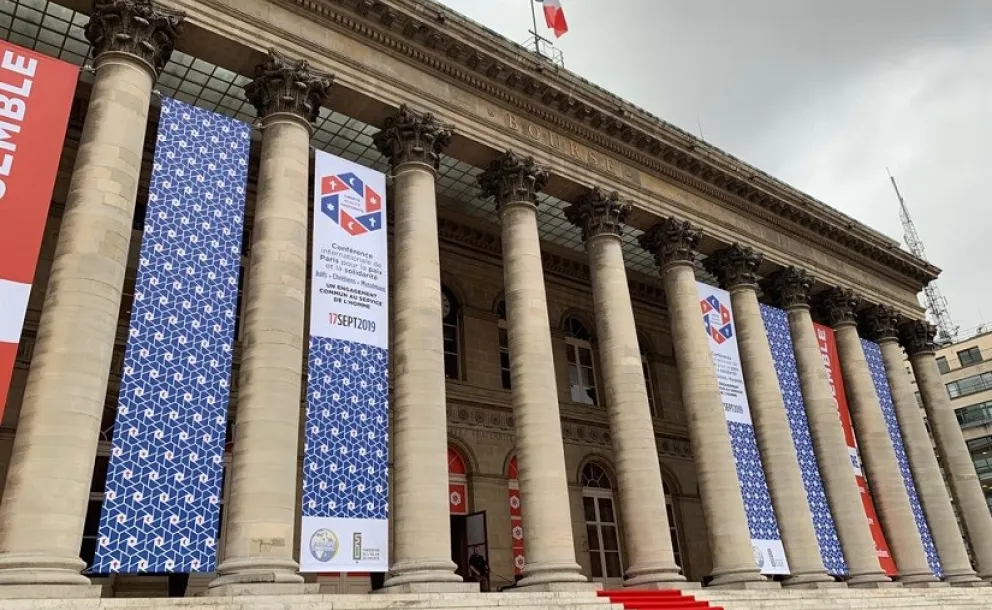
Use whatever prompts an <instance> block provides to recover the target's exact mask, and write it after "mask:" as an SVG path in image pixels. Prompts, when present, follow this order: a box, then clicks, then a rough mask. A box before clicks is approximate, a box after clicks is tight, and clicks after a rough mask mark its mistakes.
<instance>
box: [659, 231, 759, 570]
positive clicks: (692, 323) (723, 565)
mask: <svg viewBox="0 0 992 610" xmlns="http://www.w3.org/2000/svg"><path fill="white" fill-rule="evenodd" d="M699 239H700V234H699V232H698V231H696V230H694V229H692V228H691V227H690V225H689V224H688V223H684V222H678V221H676V220H674V219H671V218H669V219H666V220H665V221H663V222H662V223H659V224H658V225H655V226H654V227H653V228H652V229H651V230H650V231H648V232H646V233H645V234H644V235H643V236H642V237H641V245H642V246H643V247H644V248H646V249H648V250H651V251H653V252H655V257H656V262H657V263H658V265H659V267H660V268H661V275H662V278H663V281H664V284H665V298H666V301H667V303H668V315H669V318H670V321H671V327H672V342H673V345H674V352H675V354H676V358H677V365H678V373H679V382H680V384H681V386H682V406H683V408H684V409H685V412H686V416H687V418H688V423H689V438H690V440H691V442H692V449H693V454H694V456H695V461H696V480H697V483H698V485H699V496H700V499H701V500H702V505H703V517H704V518H705V519H706V529H707V532H708V533H709V543H710V552H711V554H712V556H713V571H712V576H713V580H712V582H711V586H714V587H719V586H726V587H742V586H754V585H755V584H756V583H762V582H764V581H765V578H764V577H763V576H762V575H761V573H760V572H759V570H758V567H757V565H756V564H755V559H754V552H753V550H752V548H751V535H750V532H749V530H748V524H747V515H746V513H745V511H744V500H743V498H742V496H741V488H740V483H739V481H738V478H737V468H736V462H735V460H734V452H733V449H732V448H731V445H730V432H729V431H728V429H727V420H726V416H725V414H724V407H723V401H722V399H721V397H720V390H719V387H718V385H717V377H716V371H715V369H714V367H713V356H712V354H711V353H710V347H709V343H708V340H707V338H706V333H705V329H704V327H703V322H702V320H701V318H700V309H699V292H698V290H697V288H696V277H695V274H694V271H693V259H694V251H695V248H696V245H697V244H698V242H699Z"/></svg>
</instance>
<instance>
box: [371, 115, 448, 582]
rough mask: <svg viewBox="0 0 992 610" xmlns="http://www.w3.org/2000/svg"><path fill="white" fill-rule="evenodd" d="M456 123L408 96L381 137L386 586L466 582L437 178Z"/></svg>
mask: <svg viewBox="0 0 992 610" xmlns="http://www.w3.org/2000/svg"><path fill="white" fill-rule="evenodd" d="M450 137H451V134H450V132H449V131H448V130H447V129H445V128H444V127H443V126H441V125H440V124H439V123H437V122H436V121H435V119H434V118H433V117H432V116H430V115H421V114H419V113H416V112H413V111H412V110H409V109H408V108H406V107H405V106H404V107H402V108H401V109H400V112H399V113H398V114H397V115H396V116H395V117H392V118H390V119H389V120H387V123H386V128H385V129H383V130H382V131H381V132H380V133H379V134H377V136H376V145H377V146H378V148H379V150H380V151H381V152H382V153H383V154H384V155H386V156H387V157H388V158H389V159H390V161H391V162H392V166H393V193H394V195H393V199H394V201H393V204H392V208H393V211H394V220H393V240H394V253H395V255H394V260H393V261H392V266H393V267H392V271H391V274H390V275H391V276H392V277H393V278H395V279H394V284H393V294H392V300H393V311H394V312H395V313H394V319H393V348H392V354H391V356H392V359H393V374H392V378H393V388H394V389H393V401H392V402H393V422H392V424H393V428H392V441H393V447H392V448H393V458H392V461H393V469H392V470H393V472H392V480H393V489H392V501H393V503H392V507H391V510H390V516H391V518H392V527H393V545H394V556H393V558H392V560H391V566H390V576H389V578H388V579H387V581H386V589H385V590H386V591H389V592H403V591H417V590H429V591H438V590H444V589H450V588H457V587H459V586H461V585H462V583H461V577H460V576H458V575H457V574H455V564H454V563H453V562H452V561H451V529H450V527H451V526H450V523H449V517H448V435H447V408H446V402H445V377H444V350H443V345H444V340H443V336H442V327H441V319H442V313H441V267H440V255H439V252H438V234H437V200H436V194H435V184H434V181H435V178H436V176H437V162H438V157H439V155H440V152H441V150H442V149H443V148H444V146H446V145H447V143H448V141H449V140H450Z"/></svg>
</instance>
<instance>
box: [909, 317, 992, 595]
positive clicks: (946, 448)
mask: <svg viewBox="0 0 992 610" xmlns="http://www.w3.org/2000/svg"><path fill="white" fill-rule="evenodd" d="M924 325H925V323H923V322H921V323H914V324H913V326H915V327H916V329H915V330H916V332H910V333H908V334H909V338H910V341H908V342H907V341H906V340H905V337H906V335H907V333H906V332H904V333H903V336H904V343H905V344H906V346H907V351H908V352H909V354H910V356H909V362H910V364H911V365H912V367H913V374H914V375H915V376H916V384H917V386H918V387H919V388H920V394H921V395H922V396H923V404H924V407H925V408H926V412H927V420H929V422H930V429H931V430H932V431H933V436H934V440H935V441H936V442H937V452H938V453H939V454H940V458H941V460H943V466H944V475H945V476H946V477H947V481H948V483H949V484H950V487H951V493H952V494H953V495H954V501H955V504H956V505H957V509H958V512H959V513H960V515H961V521H962V522H963V523H964V529H965V532H966V533H967V535H968V541H969V542H970V543H971V551H972V553H973V554H974V557H975V562H976V563H977V564H978V565H977V567H978V575H979V576H980V577H981V578H982V579H983V580H985V581H988V582H992V515H990V514H989V508H988V504H986V501H985V495H984V494H983V493H982V488H981V484H980V483H979V481H978V475H977V474H976V472H975V463H974V462H973V461H972V459H971V454H970V452H969V451H968V445H967V444H966V443H965V440H964V434H963V433H962V432H961V426H960V424H958V421H957V417H955V415H954V409H953V408H952V407H951V403H950V399H949V398H948V396H947V387H946V386H945V385H944V382H943V381H942V380H941V378H940V371H939V370H938V369H937V361H936V359H935V358H934V352H933V349H934V346H933V333H932V329H930V327H929V326H924ZM905 330H910V331H912V330H913V329H912V328H909V329H905V328H904V331H905ZM914 335H915V337H914ZM926 337H928V338H926Z"/></svg>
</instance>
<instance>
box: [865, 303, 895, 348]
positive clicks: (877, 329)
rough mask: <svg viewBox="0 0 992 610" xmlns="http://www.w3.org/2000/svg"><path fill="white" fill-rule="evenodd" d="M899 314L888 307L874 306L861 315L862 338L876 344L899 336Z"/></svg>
mask: <svg viewBox="0 0 992 610" xmlns="http://www.w3.org/2000/svg"><path fill="white" fill-rule="evenodd" d="M899 321H900V317H899V314H898V313H896V310H895V309H893V308H892V307H889V306H888V305H875V306H874V307H872V308H871V309H868V310H866V311H865V312H864V313H862V314H861V328H862V330H863V331H864V336H865V337H866V338H868V339H870V340H872V341H875V342H878V341H883V340H885V339H896V338H898V336H899Z"/></svg>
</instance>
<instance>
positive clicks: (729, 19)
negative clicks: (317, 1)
mask: <svg viewBox="0 0 992 610" xmlns="http://www.w3.org/2000/svg"><path fill="white" fill-rule="evenodd" d="M441 1H442V2H443V3H444V4H447V5H448V6H450V7H451V8H453V9H455V10H457V11H458V12H460V13H462V14H464V15H466V16H468V17H470V18H472V19H474V20H476V21H479V22H480V23H482V24H483V25H485V26H487V27H489V28H491V29H493V30H495V31H497V32H499V33H500V34H502V35H504V36H506V37H508V38H510V39H513V40H515V41H517V42H524V41H525V40H526V39H527V37H528V33H527V31H528V30H529V29H531V14H530V0H441ZM561 3H562V6H563V8H564V10H565V15H566V17H567V19H568V24H569V32H568V33H567V34H565V35H564V36H563V37H562V38H561V39H559V40H558V41H557V43H556V44H557V46H558V47H559V48H560V49H561V50H562V51H563V52H564V56H565V65H566V67H567V68H568V69H570V70H572V71H573V72H576V73H578V74H580V75H581V76H583V77H585V78H587V79H589V80H591V81H592V82H594V83H596V84H598V85H600V86H602V87H604V88H606V89H608V90H610V91H612V92H613V93H615V94H617V95H619V96H621V97H623V98H625V99H627V100H629V101H631V102H633V103H635V104H637V105H639V106H641V107H643V108H645V109H647V110H649V111H650V112H652V113H654V114H656V115H657V116H659V117H661V118H663V119H665V120H667V121H669V122H671V123H674V124H675V125H678V126H679V127H681V128H683V129H685V130H687V131H690V132H692V133H694V134H696V135H699V131H700V130H699V125H701V126H702V132H703V135H704V137H705V139H706V140H707V141H708V142H710V143H712V144H714V145H716V146H719V147H720V148H722V149H724V150H726V151H727V152H730V153H732V154H734V155H736V156H738V157H741V158H742V159H744V160H745V161H747V162H748V163H751V164H752V165H755V166H757V167H759V168H761V169H763V170H765V171H767V172H769V173H770V174H772V175H774V176H775V177H777V178H779V179H781V180H784V181H785V182H788V183H789V184H791V185H793V186H795V187H797V188H799V189H801V190H803V191H805V192H807V193H809V194H810V195H813V196H814V197H816V198H818V199H820V200H821V201H824V202H826V203H828V204H829V205H831V206H833V207H835V208H837V209H839V210H841V211H843V212H845V213H847V214H849V215H851V216H853V217H855V218H857V219H858V220H860V221H862V222H864V223H866V224H868V225H870V226H871V227H873V228H875V229H877V230H879V231H881V232H883V233H885V234H887V235H889V236H891V237H893V238H895V239H898V240H900V242H902V225H901V224H900V220H899V208H898V201H897V199H896V196H895V193H894V192H893V190H892V186H891V184H890V183H889V180H888V177H887V176H886V173H885V168H886V166H888V167H889V168H890V169H891V170H892V173H893V175H894V176H895V177H896V179H897V180H898V182H899V188H900V190H901V191H902V194H903V197H904V198H905V199H906V203H907V205H908V206H909V209H910V212H911V213H912V215H913V217H914V219H915V221H916V225H917V229H918V230H919V233H920V235H921V237H922V238H923V241H924V242H925V244H926V246H927V254H928V258H929V260H930V261H931V262H933V263H934V264H935V265H937V266H938V267H940V268H942V269H943V273H942V274H941V276H940V278H941V279H940V281H939V282H938V286H939V287H940V289H941V291H942V292H943V293H944V295H945V296H946V297H947V299H948V301H949V302H950V311H951V315H952V317H953V318H954V320H955V322H956V323H957V324H959V325H960V326H961V328H962V330H967V329H974V327H976V326H978V325H979V324H980V323H982V322H983V321H988V322H992V281H990V280H992V271H990V269H992V257H990V255H989V253H990V248H989V242H990V241H992V196H990V195H989V187H992V0H622V1H621V0H561ZM538 10H540V5H538ZM538 27H539V28H540V29H541V30H542V35H544V36H546V37H549V38H551V37H553V35H552V34H551V32H550V31H548V30H546V29H545V28H544V23H543V20H542V17H541V13H538Z"/></svg>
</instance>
